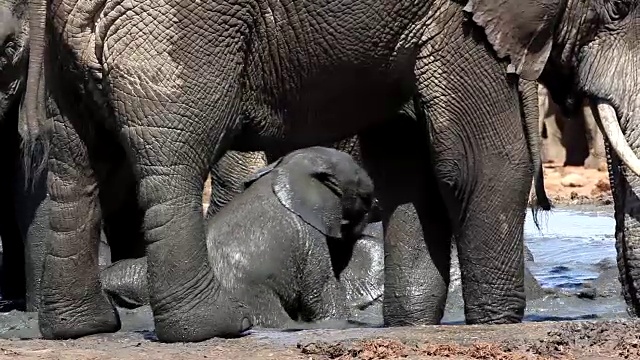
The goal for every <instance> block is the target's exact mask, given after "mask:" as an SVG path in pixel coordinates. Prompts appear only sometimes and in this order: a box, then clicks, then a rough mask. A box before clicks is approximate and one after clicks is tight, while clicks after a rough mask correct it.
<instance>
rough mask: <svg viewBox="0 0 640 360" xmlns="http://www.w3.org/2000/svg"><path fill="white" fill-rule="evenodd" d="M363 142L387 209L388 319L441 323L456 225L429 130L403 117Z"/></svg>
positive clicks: (385, 306) (364, 154)
mask: <svg viewBox="0 0 640 360" xmlns="http://www.w3.org/2000/svg"><path fill="white" fill-rule="evenodd" d="M360 142H361V154H362V159H363V163H364V165H365V168H366V169H367V171H368V172H369V175H370V176H371V177H372V179H373V181H374V184H375V188H376V196H377V198H378V200H379V202H380V205H381V208H382V213H383V224H384V237H385V241H384V255H385V257H384V265H385V273H384V274H385V276H384V279H385V280H384V300H383V316H384V323H385V325H391V326H406V325H418V324H438V323H439V322H440V320H441V319H442V317H443V315H444V308H445V304H446V300H447V293H448V288H449V279H450V273H449V269H450V259H451V256H450V250H451V245H450V244H451V227H450V223H449V219H448V217H447V211H446V207H445V204H444V202H443V199H442V198H441V197H440V193H439V189H438V185H437V182H436V179H435V178H434V176H433V175H434V174H433V171H432V170H431V168H430V167H429V150H428V148H427V147H426V146H425V145H426V141H425V138H424V134H423V132H422V131H421V129H420V127H418V126H416V122H415V121H414V120H413V119H411V118H408V117H405V116H404V115H399V116H398V117H397V118H395V119H392V120H391V121H389V122H388V123H386V124H384V125H382V126H379V127H376V128H374V129H371V130H369V131H367V132H366V133H363V134H360ZM385 143H387V144H389V145H390V146H381V144H385Z"/></svg>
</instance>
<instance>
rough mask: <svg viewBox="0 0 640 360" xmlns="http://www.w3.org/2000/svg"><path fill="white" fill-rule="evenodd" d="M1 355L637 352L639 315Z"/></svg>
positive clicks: (365, 356) (0, 354)
mask: <svg viewBox="0 0 640 360" xmlns="http://www.w3.org/2000/svg"><path fill="white" fill-rule="evenodd" d="M0 358H1V359H61V360H67V359H69V360H71V359H73V360H85V359H86V360H88V359H92V360H101V359H159V360H162V359H171V360H178V359H196V358H199V359H203V358H206V359H234V358H236V359H259V360H260V359H283V360H287V359H318V360H320V359H339V360H347V359H361V360H374V359H400V358H405V359H503V360H509V359H637V358H640V322H639V321H632V320H611V321H599V322H593V321H588V322H571V323H563V322H555V323H550V322H547V323H526V324H518V325H494V326H426V327H411V328H395V329H347V330H307V331H298V332H278V331H253V332H252V334H250V335H248V336H245V337H243V338H240V339H233V340H209V341H205V342H201V343H196V344H161V343H158V342H156V341H155V340H154V339H153V335H152V334H151V333H145V332H141V333H117V334H110V335H99V336H90V337H85V338H82V339H79V340H68V341H44V340H0Z"/></svg>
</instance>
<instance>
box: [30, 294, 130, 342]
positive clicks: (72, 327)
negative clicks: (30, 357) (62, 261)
mask: <svg viewBox="0 0 640 360" xmlns="http://www.w3.org/2000/svg"><path fill="white" fill-rule="evenodd" d="M96 300H97V301H96ZM96 300H89V299H87V300H86V301H83V302H84V304H78V305H76V306H73V308H72V309H67V310H65V311H60V310H57V309H56V310H54V309H52V308H50V307H49V306H46V305H44V306H43V307H42V309H41V310H40V313H39V315H38V317H39V320H38V324H39V326H40V332H41V333H42V337H43V338H45V339H47V340H63V339H77V338H80V337H83V336H88V335H93V334H102V333H114V332H116V331H118V330H120V326H121V324H120V316H119V315H118V311H117V310H116V309H115V307H113V305H112V304H111V302H110V301H109V300H108V298H107V297H106V296H105V295H101V297H100V298H99V299H96Z"/></svg>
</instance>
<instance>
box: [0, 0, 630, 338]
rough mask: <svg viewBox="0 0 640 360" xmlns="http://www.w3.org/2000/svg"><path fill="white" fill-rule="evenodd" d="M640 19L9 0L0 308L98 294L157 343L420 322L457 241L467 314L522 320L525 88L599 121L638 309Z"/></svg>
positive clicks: (458, 0) (80, 317) (412, 7)
mask: <svg viewBox="0 0 640 360" xmlns="http://www.w3.org/2000/svg"><path fill="white" fill-rule="evenodd" d="M638 30H640V1H637V0H591V1H584V0H545V1H542V0H526V1H515V0H467V1H465V0H424V1H420V2H415V1H408V0H393V1H375V0H358V1H352V2H340V1H333V0H321V1H312V2H304V1H298V0H283V1H280V2H269V1H263V0H252V1H244V2H241V1H223V0H216V1H206V2H192V1H187V2H183V1H177V0H132V1H121V0H103V1H91V0H31V1H27V0H0V43H2V48H0V126H1V127H2V133H1V134H0V136H1V137H2V146H3V150H4V151H5V154H8V156H7V157H5V159H7V160H3V161H5V164H3V166H2V168H3V169H5V170H7V171H6V173H3V176H2V180H0V181H2V182H3V185H5V186H3V187H2V188H1V189H0V191H2V195H1V197H0V201H1V202H2V203H1V204H0V208H1V209H2V219H1V220H2V224H1V225H0V226H1V228H0V231H1V233H0V235H1V236H2V241H3V247H4V254H5V255H4V258H3V274H4V275H3V279H2V280H3V281H2V286H3V287H2V289H3V297H4V298H5V299H11V298H14V299H17V300H20V299H23V300H24V301H25V307H26V309H27V310H31V311H38V319H39V327H40V331H41V333H42V335H43V337H44V338H47V339H64V338H76V337H81V336H85V335H90V334H95V333H104V332H113V331H117V330H118V329H119V328H120V319H119V317H118V313H117V311H116V309H115V306H114V304H118V305H121V306H130V307H134V306H138V305H140V304H142V303H148V304H149V305H150V306H151V309H152V312H153V318H154V324H155V332H156V335H157V337H158V339H159V340H160V341H164V342H177V341H199V340H204V339H208V338H211V337H221V336H222V337H226V336H237V335H239V334H241V333H243V332H245V331H246V330H247V329H249V328H250V327H251V326H253V325H254V324H258V325H259V324H263V325H265V326H282V324H283V323H285V322H287V321H289V320H294V321H315V320H318V319H326V318H344V317H347V316H349V313H350V312H352V311H353V309H354V308H358V307H362V306H366V304H368V303H371V302H372V301H378V300H380V301H381V302H382V309H383V318H384V324H385V325H387V326H398V325H416V324H436V323H438V322H440V320H441V319H442V316H443V310H444V304H445V301H446V297H447V290H448V286H449V282H450V262H451V246H452V244H454V245H455V247H456V249H457V257H458V259H459V264H460V271H461V281H462V291H463V299H464V312H465V318H466V322H467V323H468V324H498V323H515V322H520V321H521V320H522V317H523V314H524V308H525V297H526V296H525V291H524V270H525V269H524V260H523V226H524V218H525V212H526V207H527V201H528V197H529V192H530V189H531V185H532V183H533V184H534V187H535V189H536V196H537V199H538V203H539V206H540V207H542V208H545V209H546V208H548V205H549V204H548V202H547V200H546V197H545V195H544V186H543V180H544V179H543V177H542V173H541V166H540V139H539V122H538V112H539V111H538V105H537V99H538V98H537V85H536V81H537V82H539V83H541V84H543V85H544V86H545V87H546V88H547V89H548V91H549V94H550V96H551V98H552V99H553V101H554V102H555V103H556V104H558V106H559V107H560V108H561V109H562V110H563V112H564V113H566V114H572V113H575V112H577V111H579V110H581V109H582V104H583V103H584V102H585V101H586V102H587V103H588V104H589V106H590V108H591V109H592V113H593V115H594V119H595V121H596V123H597V124H598V126H599V127H600V128H601V129H602V132H603V134H604V136H605V139H606V143H607V145H606V153H607V158H608V167H609V174H610V178H611V184H612V189H613V195H614V202H615V220H616V227H615V238H616V249H617V251H618V267H619V271H620V276H619V279H620V282H621V285H622V293H623V294H624V297H625V300H626V302H627V305H628V309H629V311H630V312H631V313H632V314H638V313H639V312H640V295H639V294H640V291H639V290H640V289H639V287H640V275H639V274H640V272H638V267H639V266H640V254H638V253H636V250H637V249H640V247H639V246H638V242H639V241H640V223H639V220H638V216H639V215H640V214H639V213H638V206H636V205H637V199H636V192H637V191H638V190H640V188H639V187H640V177H638V176H640V160H639V159H638V158H637V155H636V153H637V152H638V150H639V149H638V147H640V137H639V136H638V135H639V134H640V133H638V132H637V131H635V129H636V127H637V122H636V120H640V119H637V116H638V113H639V112H640V97H637V96H636V94H638V92H639V91H640V72H638V71H637V70H636V64H638V63H640V47H638V46H635V45H636V44H637V41H638V39H636V34H637V33H638ZM332 148H333V149H332ZM336 149H337V150H336ZM252 159H253V160H255V159H260V160H262V161H263V164H262V165H260V166H254V165H253V163H252ZM5 174H6V175H5ZM209 174H212V175H213V191H212V195H211V197H212V199H211V201H210V204H211V206H210V208H209V210H208V211H207V214H206V216H203V203H202V194H203V189H204V184H205V180H206V179H207V177H208V176H209ZM247 174H248V175H247ZM379 221H381V222H382V226H383V234H378V235H374V236H369V235H367V234H368V231H367V229H370V226H371V224H372V223H376V222H379ZM612 230H614V229H612ZM102 237H104V239H105V241H106V242H107V243H108V245H109V248H110V254H111V255H110V257H111V259H110V260H111V262H112V265H110V266H109V267H108V268H106V269H101V267H100V266H99V261H98V259H99V256H98V253H99V248H100V243H101V238H102ZM374 239H379V241H378V242H375V240H374ZM376 249H377V250H376ZM23 259H24V260H23ZM374 268H375V269H380V268H382V271H383V273H382V274H380V273H379V272H378V273H375V274H373V273H372V272H371V271H370V270H371V269H374ZM12 274H18V276H13V275H12ZM363 304H365V305H363Z"/></svg>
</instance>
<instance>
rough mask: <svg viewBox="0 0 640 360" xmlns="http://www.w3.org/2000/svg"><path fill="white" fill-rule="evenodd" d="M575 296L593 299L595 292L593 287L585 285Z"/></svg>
mask: <svg viewBox="0 0 640 360" xmlns="http://www.w3.org/2000/svg"><path fill="white" fill-rule="evenodd" d="M576 296H577V297H578V299H589V300H595V298H596V296H597V293H596V289H595V288H592V287H585V288H584V289H582V290H580V292H579V293H578V294H576Z"/></svg>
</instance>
